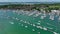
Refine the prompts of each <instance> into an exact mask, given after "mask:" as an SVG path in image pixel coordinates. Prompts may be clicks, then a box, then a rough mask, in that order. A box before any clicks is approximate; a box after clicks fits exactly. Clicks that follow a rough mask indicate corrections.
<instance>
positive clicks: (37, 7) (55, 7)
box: [0, 4, 60, 12]
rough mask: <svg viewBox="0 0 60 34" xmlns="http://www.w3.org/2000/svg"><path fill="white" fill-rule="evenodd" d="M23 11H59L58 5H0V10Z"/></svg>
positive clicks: (59, 6)
mask: <svg viewBox="0 0 60 34" xmlns="http://www.w3.org/2000/svg"><path fill="white" fill-rule="evenodd" d="M1 8H2V9H25V10H33V9H35V10H38V11H40V10H41V9H43V10H46V12H48V11H50V12H51V10H60V4H33V5H25V4H10V5H1V6H0V9H1Z"/></svg>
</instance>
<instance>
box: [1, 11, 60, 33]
mask: <svg viewBox="0 0 60 34" xmlns="http://www.w3.org/2000/svg"><path fill="white" fill-rule="evenodd" d="M51 11H52V12H51V13H46V12H44V11H43V12H39V11H37V10H35V11H23V10H0V22H1V20H3V21H4V19H5V20H10V21H9V23H10V24H15V21H16V20H17V21H19V23H18V24H20V25H21V26H22V27H25V28H26V29H27V28H28V29H30V28H29V27H31V28H33V27H35V28H33V29H31V30H32V31H36V30H35V29H36V28H38V29H43V30H46V31H49V32H52V33H54V34H57V33H60V11H59V10H51ZM20 22H22V23H20ZM24 24H27V25H24ZM28 25H30V26H28ZM12 26H13V25H12ZM1 28H2V27H1ZM1 28H0V29H1ZM38 29H37V31H38ZM42 32H43V31H42ZM37 33H38V34H40V33H41V32H40V31H38V32H37ZM50 34H51V33H50Z"/></svg>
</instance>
